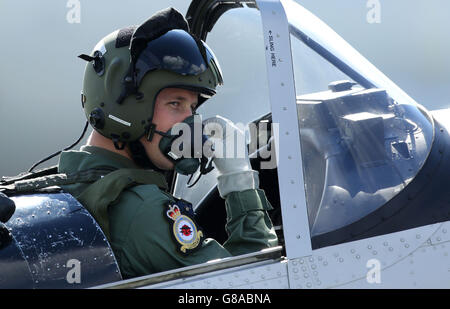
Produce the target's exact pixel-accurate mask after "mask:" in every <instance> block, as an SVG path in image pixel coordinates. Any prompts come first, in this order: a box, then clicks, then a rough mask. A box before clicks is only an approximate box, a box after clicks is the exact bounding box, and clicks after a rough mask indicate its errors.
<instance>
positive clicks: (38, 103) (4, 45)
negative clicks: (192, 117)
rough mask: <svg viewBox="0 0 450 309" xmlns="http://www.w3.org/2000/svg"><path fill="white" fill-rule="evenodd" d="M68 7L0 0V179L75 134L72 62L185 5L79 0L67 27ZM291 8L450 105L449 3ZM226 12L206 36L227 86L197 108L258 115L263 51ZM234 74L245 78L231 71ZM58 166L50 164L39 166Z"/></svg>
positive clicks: (423, 100)
mask: <svg viewBox="0 0 450 309" xmlns="http://www.w3.org/2000/svg"><path fill="white" fill-rule="evenodd" d="M72 2H73V1H72V0H69V1H67V0H45V1H36V0H0V29H2V36H1V41H0V42H1V43H0V175H15V174H18V173H19V172H21V171H25V170H27V169H28V168H29V167H30V166H31V165H32V164H33V163H34V162H36V161H38V160H40V159H41V158H43V157H45V156H47V155H49V154H51V153H53V152H55V151H57V150H59V149H61V148H64V147H66V146H67V145H70V144H72V143H73V142H74V141H75V140H76V139H77V138H78V136H79V135H80V134H81V131H82V128H83V125H84V122H85V118H84V114H83V111H82V108H81V103H80V90H81V85H82V77H83V72H84V67H85V62H83V61H82V60H80V59H79V58H77V55H79V54H81V53H89V52H90V51H91V50H92V48H93V47H94V46H95V44H96V43H97V42H98V41H99V39H101V38H102V37H104V36H105V35H106V34H108V33H110V32H112V31H114V30H116V29H120V28H122V27H125V26H128V25H133V24H140V23H141V22H143V21H145V20H146V19H147V18H148V17H149V16H151V15H152V14H153V13H154V12H155V11H157V10H160V9H163V8H166V7H168V6H173V7H175V8H177V9H178V10H180V11H181V12H182V13H183V14H185V13H186V11H187V8H188V6H189V3H190V2H189V1H181V0H177V1H175V0H174V1H148V0H147V1H144V0H129V1H111V0H89V1H87V0H79V2H78V3H79V4H80V7H79V8H80V10H79V12H80V15H79V17H80V18H79V22H74V23H71V22H70V21H73V18H75V19H76V17H77V16H76V15H72V14H70V13H71V12H72V10H73V9H74V7H73V6H72ZM297 2H298V3H300V4H301V5H303V6H304V7H305V8H307V9H309V10H310V11H311V12H312V13H314V14H315V15H316V16H318V17H319V18H321V19H322V20H323V21H324V22H325V23H327V24H328V25H329V26H331V27H332V28H333V29H334V30H335V31H336V32H337V33H338V34H340V35H341V36H342V37H343V38H344V39H345V40H346V41H347V42H349V43H350V44H351V45H352V46H353V47H355V48H356V49H357V50H358V51H359V52H360V53H361V54H362V55H364V56H365V57H366V58H367V59H368V60H369V61H370V62H372V63H373V64H374V65H375V66H376V67H378V68H379V69H380V70H381V71H382V72H383V73H384V74H385V75H387V76H388V77H389V78H390V79H392V80H393V81H394V82H395V83H396V84H397V85H398V86H400V87H401V88H402V89H403V90H404V91H405V92H406V93H408V94H409V95H410V96H411V97H412V98H414V99H415V100H416V101H417V102H418V103H420V104H422V105H424V106H425V107H426V108H428V109H430V110H433V109H440V108H448V107H450V90H449V89H450V87H449V86H450V74H449V73H450V61H449V59H448V55H450V40H448V29H450V1H448V0H428V1H423V0H396V1H392V0H390V1H388V0H379V3H380V13H381V14H380V23H369V22H368V21H367V14H368V12H369V11H370V8H368V7H367V4H368V3H369V1H367V0H347V1H342V0H341V1H338V0H298V1H297ZM74 3H75V2H74ZM234 11H236V12H234ZM234 11H231V12H229V13H227V15H226V16H224V17H223V18H222V19H221V20H219V22H218V24H217V25H216V27H215V29H214V31H213V33H211V34H210V35H209V36H208V40H207V43H208V44H209V45H210V46H211V47H212V48H213V50H214V51H215V53H216V55H217V57H218V58H219V60H220V62H221V65H222V69H223V71H224V78H225V86H224V87H223V91H222V92H220V94H221V97H219V95H217V96H216V97H215V98H213V100H215V101H212V103H213V104H215V105H212V104H211V105H209V106H207V107H206V106H205V113H206V114H208V113H218V114H222V115H224V116H225V117H228V118H230V119H232V120H233V121H249V120H251V119H254V118H255V117H257V116H259V115H260V114H261V111H260V110H257V108H255V106H267V104H268V103H267V98H266V96H267V93H266V92H265V90H264V89H261V87H259V86H258V83H257V82H254V81H257V80H259V79H261V77H264V75H265V67H264V66H263V65H259V64H261V63H262V61H263V60H264V52H263V48H264V46H262V44H261V40H262V37H261V29H260V24H259V23H260V22H259V20H258V18H259V17H258V13H257V12H256V13H250V14H248V15H246V14H247V13H246V11H245V10H243V11H242V12H237V11H239V10H234ZM75 21H77V20H75ZM240 70H243V72H244V73H243V74H234V72H239V71H240ZM236 97H239V98H238V99H236ZM242 102H252V103H251V104H241V103H242ZM258 104H259V105H258ZM211 106H212V107H211ZM244 115H245V117H244ZM84 140H86V138H85V139H84ZM80 145H81V144H80ZM77 148H78V146H77V147H76V149H77ZM56 163H57V159H53V160H51V161H50V162H48V163H47V164H46V165H43V166H48V165H51V164H56Z"/></svg>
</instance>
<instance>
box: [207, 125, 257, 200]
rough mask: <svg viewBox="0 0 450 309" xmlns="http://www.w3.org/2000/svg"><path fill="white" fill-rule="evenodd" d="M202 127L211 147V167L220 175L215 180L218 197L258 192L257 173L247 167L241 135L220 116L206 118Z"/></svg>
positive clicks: (240, 131) (237, 129) (248, 162)
mask: <svg viewBox="0 0 450 309" xmlns="http://www.w3.org/2000/svg"><path fill="white" fill-rule="evenodd" d="M203 124H204V132H205V134H206V135H207V136H208V138H209V139H210V140H211V141H212V142H213V143H214V149H213V151H214V159H213V164H214V166H215V167H216V169H217V171H218V172H219V174H220V175H219V176H218V177H217V184H218V189H219V193H220V196H221V197H222V198H225V197H226V196H227V194H229V193H230V192H234V191H244V190H248V189H257V188H259V177H258V172H256V171H254V170H252V167H251V165H250V159H249V157H248V151H247V143H246V140H245V134H244V131H242V130H240V129H239V128H238V127H237V126H236V125H235V124H234V123H233V122H232V121H231V120H229V119H226V118H224V117H221V116H216V117H211V118H208V119H206V120H204V121H203Z"/></svg>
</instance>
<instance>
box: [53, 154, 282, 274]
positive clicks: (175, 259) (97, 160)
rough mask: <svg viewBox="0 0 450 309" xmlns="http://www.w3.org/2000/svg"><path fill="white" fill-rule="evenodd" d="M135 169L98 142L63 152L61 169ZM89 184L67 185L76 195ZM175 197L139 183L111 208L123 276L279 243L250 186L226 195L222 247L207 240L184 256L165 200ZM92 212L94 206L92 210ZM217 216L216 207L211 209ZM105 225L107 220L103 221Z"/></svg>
mask: <svg viewBox="0 0 450 309" xmlns="http://www.w3.org/2000/svg"><path fill="white" fill-rule="evenodd" d="M105 167H110V168H118V169H123V168H132V169H136V168H138V166H136V165H135V164H134V162H132V161H131V160H129V159H127V158H126V157H123V156H121V155H119V154H116V153H114V152H111V151H108V150H106V149H103V148H99V147H94V146H84V147H82V148H81V151H65V152H63V153H62V154H61V157H60V161H59V165H58V171H59V172H60V173H67V174H69V173H74V172H78V171H82V170H86V169H91V168H105ZM88 186H90V184H88V183H79V184H74V185H68V186H63V188H64V189H65V190H66V191H67V192H69V193H71V194H72V195H73V196H74V197H75V198H77V195H78V194H79V193H80V192H82V191H83V190H84V189H86V188H87V187H88ZM170 200H172V201H173V197H172V196H171V195H170V194H168V193H167V192H164V191H162V190H161V189H160V188H158V186H157V185H155V184H147V185H135V186H131V187H128V188H126V189H124V190H123V191H122V192H121V193H120V195H119V196H118V198H117V199H116V200H115V201H113V202H112V203H111V204H110V205H109V206H108V208H107V211H108V216H109V233H110V235H109V240H110V244H111V247H112V249H113V251H114V254H115V257H116V259H117V261H118V263H119V267H120V270H121V273H122V276H123V277H124V278H130V277H136V276H142V275H147V274H152V273H156V272H161V271H165V270H169V269H174V268H178V267H184V266H189V265H194V264H198V263H204V262H207V261H210V260H213V259H217V258H224V257H229V256H234V255H240V254H245V253H250V252H254V251H258V250H261V249H264V248H268V247H273V246H277V245H278V239H277V236H276V234H275V231H274V229H273V227H272V223H271V221H270V218H269V216H268V214H267V210H270V209H271V206H270V203H269V202H268V201H267V199H266V197H265V194H264V191H262V190H259V189H255V190H246V191H242V192H231V193H230V194H228V195H227V196H226V200H225V205H226V211H227V223H226V231H227V233H228V235H229V237H228V239H227V240H226V241H225V243H224V244H223V246H222V245H220V244H219V243H218V242H217V241H215V240H214V239H211V238H209V239H204V240H203V242H202V243H201V247H200V248H199V249H198V250H196V251H194V252H190V253H189V254H187V255H184V254H181V253H180V252H179V251H178V249H179V244H178V243H176V241H175V240H174V238H173V232H172V230H171V229H172V227H171V224H170V220H167V218H166V217H165V216H167V215H166V211H167V208H166V203H167V201H170ZM88 210H89V208H88ZM209 211H210V212H211V215H214V206H211V208H210V209H209ZM99 224H100V226H102V224H101V223H100V222H99Z"/></svg>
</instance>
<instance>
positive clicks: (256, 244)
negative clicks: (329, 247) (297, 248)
mask: <svg viewBox="0 0 450 309" xmlns="http://www.w3.org/2000/svg"><path fill="white" fill-rule="evenodd" d="M80 58H82V59H84V60H86V61H87V62H88V63H87V66H86V70H85V75H84V81H83V91H82V95H81V100H82V106H83V109H84V111H85V114H86V117H87V119H88V121H89V123H90V125H91V126H92V127H93V128H94V130H93V131H92V134H91V135H90V137H89V139H88V141H87V144H86V145H84V146H83V147H81V149H80V151H64V152H63V153H62V154H61V156H60V161H59V164H58V171H59V172H60V173H66V174H73V173H80V172H82V171H86V173H90V172H92V171H103V172H105V173H104V174H105V175H104V176H103V177H102V178H101V179H100V180H98V181H96V182H94V183H76V184H72V185H66V186H64V187H63V188H64V189H65V190H66V191H67V192H69V193H71V194H72V195H73V196H74V197H75V198H77V199H78V200H79V201H80V202H81V203H82V204H83V205H84V206H85V207H86V208H87V209H88V211H89V212H90V213H91V214H92V215H93V216H94V218H95V219H96V220H97V222H98V223H99V225H100V226H101V227H102V230H103V231H104V233H105V235H106V236H107V238H108V240H109V241H110V244H111V246H112V249H113V251H114V253H115V256H116V259H117V261H118V263H119V267H120V270H121V273H122V276H123V277H124V278H130V277H135V276H141V275H146V274H151V273H156V272H160V271H165V270H169V269H174V268H178V267H184V266H189V265H193V264H198V263H203V262H207V261H210V260H213V259H218V258H224V257H229V256H234V255H239V254H245V253H250V252H254V251H257V250H261V249H264V248H268V247H273V246H276V245H277V244H278V240H277V236H276V234H275V231H274V229H273V226H272V223H271V220H270V218H269V216H268V214H267V210H270V209H271V206H270V203H269V202H268V200H267V198H266V196H265V193H264V191H262V190H260V189H259V186H258V183H259V179H258V173H257V172H256V171H254V170H252V168H251V165H250V162H249V159H248V155H247V153H245V155H244V156H243V157H241V158H226V157H223V156H218V155H213V156H211V157H209V159H208V158H205V157H203V156H201V155H200V156H195V155H192V156H179V155H177V154H176V153H175V152H174V151H173V149H174V147H172V146H173V145H175V144H176V143H177V141H178V142H179V140H180V139H179V137H180V135H179V134H178V133H179V132H178V133H176V132H174V130H173V128H174V126H175V124H182V125H184V127H185V128H194V127H195V126H196V125H197V124H198V116H197V115H196V114H195V110H196V109H197V108H198V106H199V105H200V104H202V103H203V102H204V101H205V100H207V99H208V98H209V97H211V96H212V95H214V94H215V93H216V86H217V85H220V84H221V83H222V76H221V70H220V67H219V65H218V62H217V59H215V57H214V54H213V53H212V51H211V50H210V49H209V47H208V46H207V45H206V44H205V43H204V42H202V41H200V40H198V39H197V38H195V37H193V36H192V35H191V34H190V33H189V26H188V24H187V22H186V20H185V19H184V17H183V16H182V15H181V14H180V13H179V12H178V11H176V10H175V9H173V8H169V9H165V10H162V11H160V12H158V13H156V14H155V15H153V16H152V17H151V18H149V19H148V20H147V21H145V22H144V23H143V24H141V25H139V26H133V27H128V28H124V29H120V30H118V31H115V32H113V33H111V34H109V35H107V36H106V37H105V38H103V39H102V40H101V41H100V42H99V43H98V44H97V46H96V47H95V48H94V50H93V52H92V53H91V54H90V55H80ZM205 123H210V124H215V125H218V126H219V128H221V129H223V134H222V135H220V136H217V135H213V136H212V135H210V136H209V137H210V138H208V136H206V135H203V136H202V143H201V145H204V144H206V143H207V142H210V143H211V145H212V146H211V147H210V149H211V151H212V153H214V150H215V149H217V148H220V147H222V146H223V147H226V146H225V144H226V137H227V136H229V135H233V134H242V132H241V131H240V130H239V129H238V128H237V127H236V126H234V125H233V123H232V122H231V121H229V120H227V119H224V118H221V117H215V118H212V119H209V120H207V121H206V122H203V125H205ZM200 124H202V122H201V120H200ZM192 144H195V142H192V143H189V141H187V140H184V142H182V143H181V144H178V145H177V146H178V148H177V149H182V150H183V151H185V152H187V153H189V154H192V153H193V152H195V151H194V150H192V151H191V148H193V145H192ZM175 148H176V147H175ZM208 161H209V162H208ZM212 166H214V167H215V168H216V169H217V171H218V172H219V177H218V178H217V182H218V189H219V193H220V195H221V197H222V198H223V199H225V205H226V206H225V207H226V212H227V223H226V230H227V233H228V239H227V240H226V241H225V242H224V243H223V245H221V244H219V242H217V241H216V240H214V239H211V238H208V237H207V235H205V233H204V231H202V229H201V227H200V226H198V224H197V223H196V222H195V219H194V214H193V209H192V205H191V204H190V203H188V202H187V201H184V200H182V199H178V198H175V197H173V196H172V195H170V194H169V193H168V192H167V190H168V185H167V182H166V178H165V176H164V173H165V171H168V170H173V169H175V171H176V172H178V173H181V174H185V175H190V174H193V173H194V172H196V171H197V170H200V171H201V172H207V171H208V170H210V169H211V167H212ZM217 207H220V206H219V205H217ZM211 208H212V207H211ZM209 211H210V213H211V216H214V209H209Z"/></svg>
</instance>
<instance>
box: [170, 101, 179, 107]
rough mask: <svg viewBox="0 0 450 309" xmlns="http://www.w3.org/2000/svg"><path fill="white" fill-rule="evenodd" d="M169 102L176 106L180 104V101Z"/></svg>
mask: <svg viewBox="0 0 450 309" xmlns="http://www.w3.org/2000/svg"><path fill="white" fill-rule="evenodd" d="M169 104H170V105H172V106H174V107H178V106H179V105H180V102H176V101H174V102H170V103H169Z"/></svg>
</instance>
